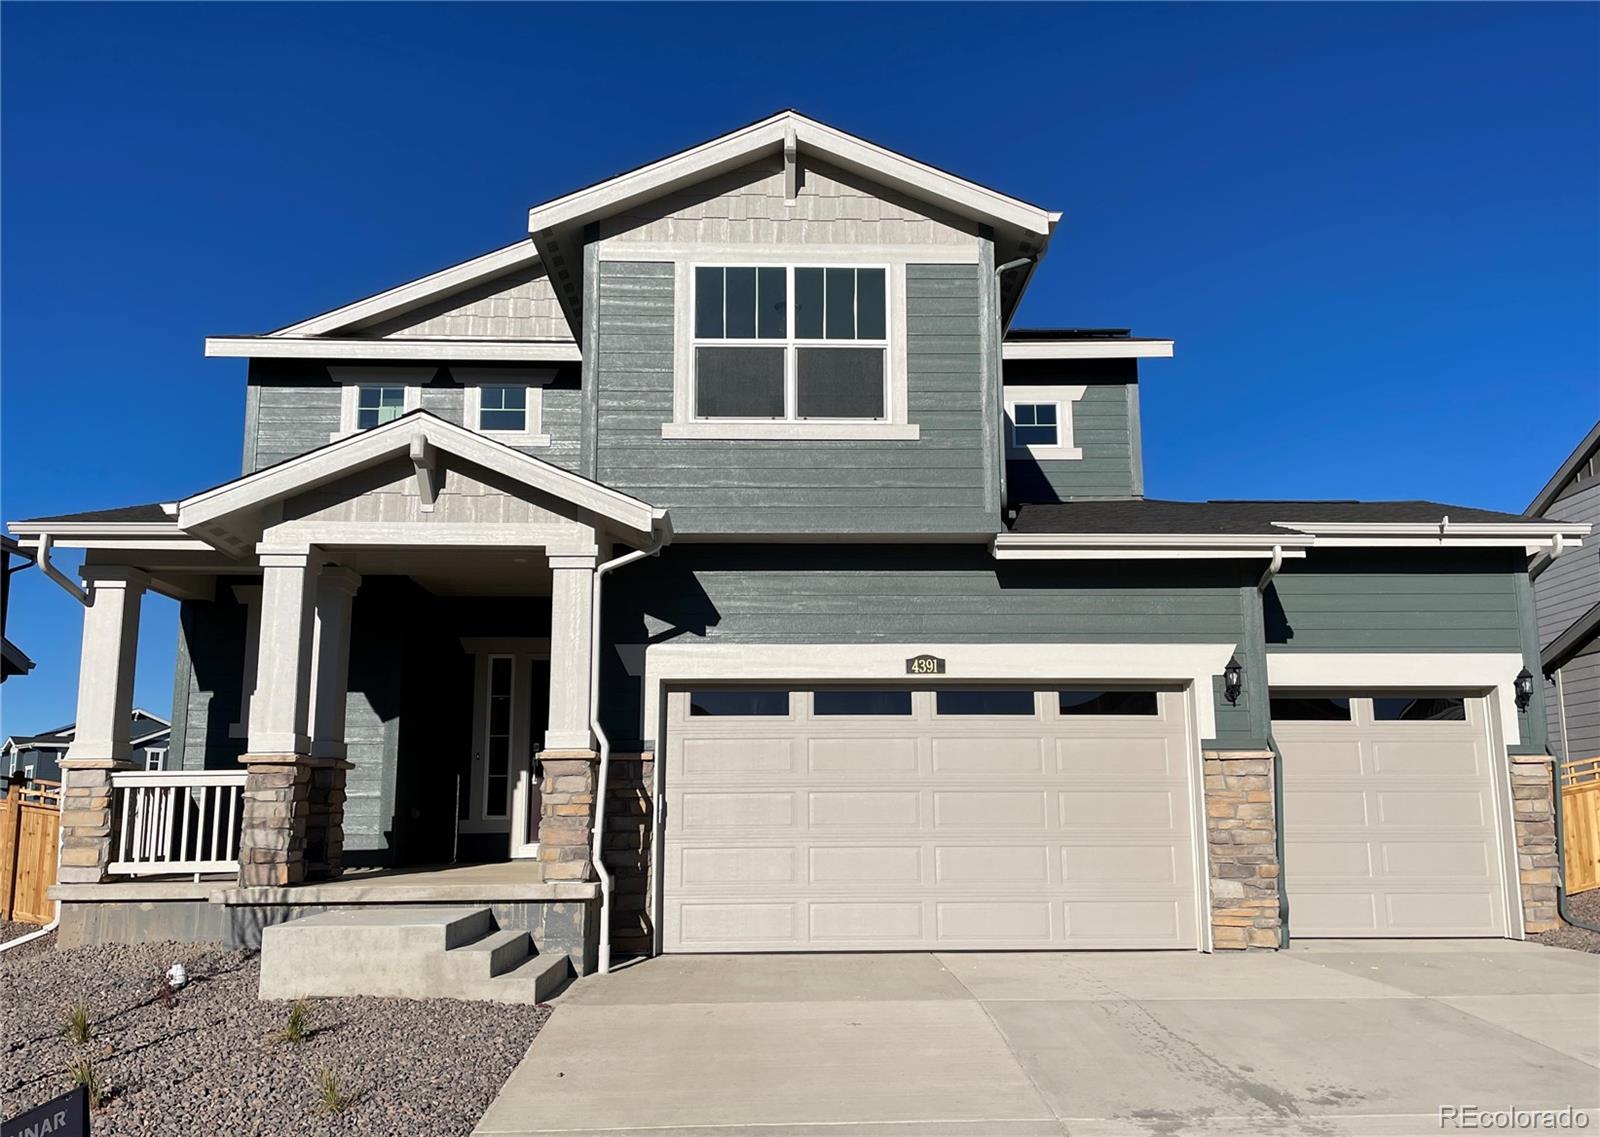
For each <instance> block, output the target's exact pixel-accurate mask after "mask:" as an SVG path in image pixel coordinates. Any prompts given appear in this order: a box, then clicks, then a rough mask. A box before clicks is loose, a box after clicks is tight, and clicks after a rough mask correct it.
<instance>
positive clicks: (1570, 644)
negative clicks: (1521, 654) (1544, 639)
mask: <svg viewBox="0 0 1600 1137" xmlns="http://www.w3.org/2000/svg"><path fill="white" fill-rule="evenodd" d="M1596 639H1600V604H1596V605H1594V607H1592V608H1590V609H1589V610H1588V611H1587V612H1585V613H1584V614H1583V615H1581V616H1579V617H1578V618H1577V619H1576V620H1574V621H1572V626H1571V627H1570V628H1568V629H1567V630H1566V631H1564V632H1562V633H1561V634H1560V635H1559V636H1557V637H1556V638H1555V639H1553V640H1551V641H1550V643H1549V644H1548V645H1547V646H1546V647H1545V649H1544V655H1543V657H1542V659H1541V667H1542V669H1543V670H1544V673H1545V674H1546V675H1553V674H1554V673H1555V672H1557V671H1559V670H1561V668H1563V667H1565V666H1566V665H1567V663H1568V662H1569V661H1570V660H1572V659H1574V658H1576V657H1577V656H1578V655H1580V654H1582V653H1583V652H1585V651H1587V650H1588V649H1589V647H1590V645H1592V644H1593V643H1594V642H1595V640H1596Z"/></svg>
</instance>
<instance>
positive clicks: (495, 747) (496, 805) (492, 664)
mask: <svg viewBox="0 0 1600 1137" xmlns="http://www.w3.org/2000/svg"><path fill="white" fill-rule="evenodd" d="M515 665H516V661H515V660H514V659H513V658H512V657H511V656H509V655H495V656H490V657H489V707H488V716H489V717H488V722H487V723H486V724H485V731H484V747H485V750H486V751H487V753H486V754H485V756H484V758H485V760H484V764H483V815H484V816H485V817H504V816H506V811H507V805H508V803H509V801H510V799H511V703H512V695H511V692H512V683H513V672H514V670H515Z"/></svg>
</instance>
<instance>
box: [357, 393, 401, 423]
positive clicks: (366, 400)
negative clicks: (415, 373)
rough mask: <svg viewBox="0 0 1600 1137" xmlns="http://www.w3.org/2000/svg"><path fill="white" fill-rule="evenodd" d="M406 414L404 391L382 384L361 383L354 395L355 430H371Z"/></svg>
mask: <svg viewBox="0 0 1600 1137" xmlns="http://www.w3.org/2000/svg"><path fill="white" fill-rule="evenodd" d="M405 413H406V389H405V388H404V387H391V386H389V385H388V384H384V383H363V384H361V386H360V387H359V388H358V389H357V393H356V429H357V430H371V429H372V428H373V427H375V426H382V425H383V424H384V423H386V422H389V421H391V420H393V419H397V418H399V417H400V416H401V415H403V414H405Z"/></svg>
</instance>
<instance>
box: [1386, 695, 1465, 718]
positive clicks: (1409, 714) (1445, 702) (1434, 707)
mask: <svg viewBox="0 0 1600 1137" xmlns="http://www.w3.org/2000/svg"><path fill="white" fill-rule="evenodd" d="M1372 718H1373V721H1375V722H1465V721H1466V720H1467V702H1466V700H1465V699H1452V698H1433V697H1430V696H1427V695H1397V696H1394V697H1392V698H1382V699H1378V698H1375V699H1373V700H1372Z"/></svg>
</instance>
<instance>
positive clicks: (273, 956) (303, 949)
mask: <svg viewBox="0 0 1600 1137" xmlns="http://www.w3.org/2000/svg"><path fill="white" fill-rule="evenodd" d="M570 976H571V963H570V961H569V960H568V959H567V957H566V956H564V955H552V956H540V955H537V954H535V948H534V944H533V940H532V938H531V937H530V936H529V935H528V933H527V932H525V931H519V930H515V929H499V928H496V926H495V920H494V914H493V912H491V911H490V910H489V909H488V908H403V907H391V906H383V907H373V908H361V909H348V910H343V911H337V912H322V913H319V914H317V915H315V916H305V917H302V918H301V919H298V920H289V921H287V922H285V923H282V924H274V925H272V926H270V927H268V928H266V929H265V930H264V931H263V932H262V937H261V981H260V985H259V988H258V993H259V995H260V997H261V998H263V999H295V998H300V997H301V996H337V995H379V996H388V997H395V998H403V999H469V1000H480V1001H487V1002H500V1003H536V1002H539V1001H541V1000H543V999H545V998H548V997H549V996H550V995H551V994H552V993H554V991H555V990H556V989H557V988H558V987H560V985H561V984H562V983H563V982H565V981H566V980H567V979H568V978H569V977H570Z"/></svg>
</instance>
